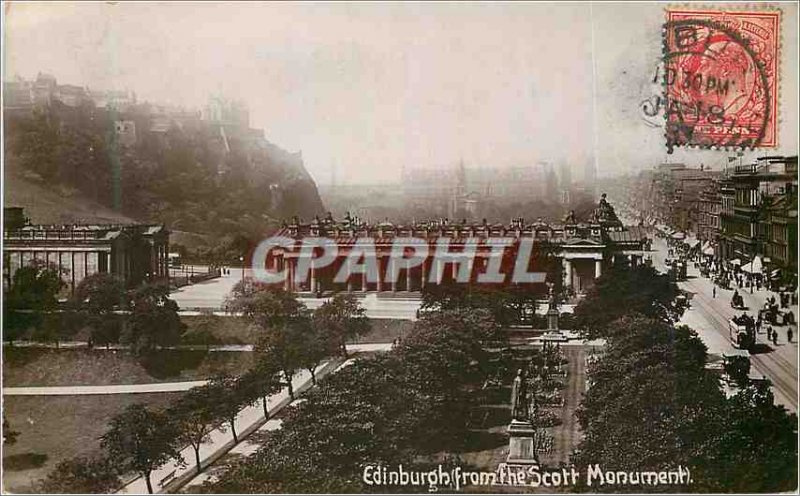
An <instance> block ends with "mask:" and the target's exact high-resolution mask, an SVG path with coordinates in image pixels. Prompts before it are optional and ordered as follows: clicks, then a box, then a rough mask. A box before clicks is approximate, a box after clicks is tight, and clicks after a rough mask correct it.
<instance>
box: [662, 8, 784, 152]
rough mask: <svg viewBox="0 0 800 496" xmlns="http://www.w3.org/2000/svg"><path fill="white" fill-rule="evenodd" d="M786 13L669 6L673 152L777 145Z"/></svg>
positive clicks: (668, 103) (667, 77)
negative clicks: (690, 148)
mask: <svg viewBox="0 0 800 496" xmlns="http://www.w3.org/2000/svg"><path fill="white" fill-rule="evenodd" d="M780 20H781V19H780V11H778V10H763V11H761V10H753V11H744V10H742V11H740V10H733V11H718V10H679V9H667V23H666V25H665V27H664V96H665V98H664V100H665V118H666V138H667V148H668V149H672V148H673V147H675V146H699V147H703V148H727V147H734V148H757V147H758V148H769V147H775V146H776V145H777V122H778V120H777V115H778V111H777V109H778V88H779V81H778V80H777V79H778V60H779V58H778V57H779V47H780V44H779V41H780V40H779V38H780Z"/></svg>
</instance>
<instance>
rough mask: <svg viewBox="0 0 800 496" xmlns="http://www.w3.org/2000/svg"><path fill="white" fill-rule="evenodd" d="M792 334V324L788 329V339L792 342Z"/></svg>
mask: <svg viewBox="0 0 800 496" xmlns="http://www.w3.org/2000/svg"><path fill="white" fill-rule="evenodd" d="M792 334H793V333H792V326H789V328H788V329H786V341H788V342H790V343H791V342H792Z"/></svg>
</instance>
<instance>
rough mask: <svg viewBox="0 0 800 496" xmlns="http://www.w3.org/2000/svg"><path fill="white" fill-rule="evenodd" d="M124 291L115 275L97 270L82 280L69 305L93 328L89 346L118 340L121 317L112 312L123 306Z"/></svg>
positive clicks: (121, 283) (125, 303) (124, 300)
mask: <svg viewBox="0 0 800 496" xmlns="http://www.w3.org/2000/svg"><path fill="white" fill-rule="evenodd" d="M127 306H128V302H127V293H126V291H125V285H124V283H123V281H122V280H121V279H120V278H119V277H117V276H116V275H114V274H108V273H97V274H92V275H90V276H88V277H86V278H85V279H83V280H82V281H81V282H80V284H78V287H76V288H75V293H74V294H73V296H72V301H71V307H72V309H73V311H75V312H77V313H78V315H80V316H81V317H82V318H83V320H84V322H86V323H87V324H88V325H89V326H90V327H91V328H92V334H91V338H90V340H89V343H90V346H91V345H93V344H100V345H105V346H106V348H108V346H109V345H110V344H111V343H114V342H116V341H117V340H118V339H119V333H120V329H119V327H120V320H119V319H118V318H116V317H117V316H116V315H115V314H114V311H115V310H117V309H120V310H121V309H126V308H127Z"/></svg>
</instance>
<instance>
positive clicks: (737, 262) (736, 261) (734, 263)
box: [731, 258, 742, 265]
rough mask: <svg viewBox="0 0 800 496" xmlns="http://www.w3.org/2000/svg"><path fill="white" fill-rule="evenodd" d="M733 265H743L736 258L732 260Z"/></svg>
mask: <svg viewBox="0 0 800 496" xmlns="http://www.w3.org/2000/svg"><path fill="white" fill-rule="evenodd" d="M731 265H742V261H741V260H739V259H738V258H734V259H733V260H731Z"/></svg>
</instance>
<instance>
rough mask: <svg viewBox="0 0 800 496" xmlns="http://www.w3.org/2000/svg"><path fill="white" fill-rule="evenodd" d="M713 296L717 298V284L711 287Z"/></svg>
mask: <svg viewBox="0 0 800 496" xmlns="http://www.w3.org/2000/svg"><path fill="white" fill-rule="evenodd" d="M711 297H712V298H716V297H717V287H716V286H714V287H712V288H711Z"/></svg>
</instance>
